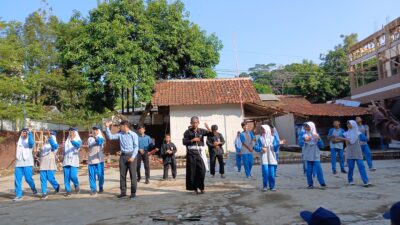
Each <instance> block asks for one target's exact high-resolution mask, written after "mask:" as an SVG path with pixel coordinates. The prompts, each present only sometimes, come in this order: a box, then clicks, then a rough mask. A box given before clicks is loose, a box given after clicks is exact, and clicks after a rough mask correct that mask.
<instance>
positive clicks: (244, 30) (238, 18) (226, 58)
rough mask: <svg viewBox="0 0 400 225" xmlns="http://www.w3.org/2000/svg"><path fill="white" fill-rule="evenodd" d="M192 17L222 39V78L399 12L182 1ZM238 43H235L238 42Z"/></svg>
mask: <svg viewBox="0 0 400 225" xmlns="http://www.w3.org/2000/svg"><path fill="white" fill-rule="evenodd" d="M183 2H184V3H185V5H186V9H187V10H188V11H189V12H190V19H191V21H193V22H195V23H197V24H199V25H200V26H201V27H202V29H204V30H206V31H207V32H208V33H216V34H217V36H218V37H219V38H220V39H221V40H222V42H223V44H224V48H223V50H222V51H221V59H220V63H219V65H217V66H216V70H217V72H218V76H219V77H232V76H234V74H235V71H236V63H235V54H234V49H235V47H234V46H235V45H236V49H237V52H236V56H237V59H238V60H237V62H238V67H239V70H240V71H245V70H247V69H248V68H249V67H252V66H254V65H255V64H257V63H277V64H278V65H279V64H287V63H293V62H301V61H302V60H303V59H311V60H313V61H315V62H319V55H320V54H321V53H325V52H326V51H328V50H329V49H332V48H333V47H334V46H335V45H337V44H339V43H340V42H341V39H340V35H341V34H350V33H358V34H359V39H360V40H361V39H362V38H365V37H367V36H368V35H370V34H371V33H373V32H375V31H377V30H378V29H379V28H380V27H381V26H382V25H383V24H385V23H386V22H388V21H391V20H393V19H395V18H397V17H399V16H400V11H399V9H400V1H399V0H380V1H372V0H330V1H328V0H280V1H278V0H275V1H272V0H247V1H245V0H183ZM48 3H49V5H50V6H51V7H52V9H53V13H54V14H55V15H57V16H58V17H60V18H61V19H62V20H64V21H67V20H68V19H69V17H70V16H71V14H72V11H73V10H74V9H76V10H78V11H81V12H82V14H83V15H87V13H88V11H89V10H90V9H92V8H94V7H96V5H97V1H96V0H48ZM41 6H43V4H42V3H41V0H12V1H11V0H2V1H1V3H0V17H1V18H2V20H6V21H8V20H18V21H23V20H24V19H25V17H26V16H28V15H29V14H30V13H31V12H33V11H34V10H36V9H38V8H39V7H41ZM234 43H236V44H234Z"/></svg>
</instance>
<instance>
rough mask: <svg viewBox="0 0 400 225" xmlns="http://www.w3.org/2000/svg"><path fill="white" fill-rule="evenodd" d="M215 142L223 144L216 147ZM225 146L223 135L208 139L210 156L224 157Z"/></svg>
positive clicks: (218, 134)
mask: <svg viewBox="0 0 400 225" xmlns="http://www.w3.org/2000/svg"><path fill="white" fill-rule="evenodd" d="M214 142H221V144H219V145H218V147H216V146H214ZM224 144H225V139H224V137H223V136H222V134H221V133H217V134H216V135H212V136H209V137H207V146H208V149H209V152H210V154H216V155H222V154H224V150H223V148H222V146H223V145H224Z"/></svg>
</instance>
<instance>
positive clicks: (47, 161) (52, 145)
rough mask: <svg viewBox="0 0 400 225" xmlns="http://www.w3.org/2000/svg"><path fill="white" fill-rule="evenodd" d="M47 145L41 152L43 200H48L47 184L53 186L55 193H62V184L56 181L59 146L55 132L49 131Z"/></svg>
mask: <svg viewBox="0 0 400 225" xmlns="http://www.w3.org/2000/svg"><path fill="white" fill-rule="evenodd" d="M47 133H48V134H47V136H45V143H44V145H43V148H42V150H41V152H40V183H41V185H42V197H41V199H47V182H49V183H50V184H51V186H53V188H54V190H55V193H58V192H60V184H58V182H57V181H56V178H55V174H56V170H57V164H56V155H57V150H58V144H57V139H56V134H57V133H56V132H55V131H47Z"/></svg>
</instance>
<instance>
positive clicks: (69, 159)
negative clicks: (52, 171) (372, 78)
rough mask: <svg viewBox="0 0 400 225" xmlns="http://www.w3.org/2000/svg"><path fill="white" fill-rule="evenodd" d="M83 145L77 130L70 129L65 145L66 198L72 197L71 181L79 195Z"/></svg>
mask: <svg viewBox="0 0 400 225" xmlns="http://www.w3.org/2000/svg"><path fill="white" fill-rule="evenodd" d="M81 145H82V140H81V138H80V137H79V133H78V129H77V128H72V127H71V128H69V135H68V138H67V140H66V141H65V144H64V160H63V170H64V185H65V191H66V194H65V196H66V197H69V196H71V183H70V182H71V181H72V183H73V184H74V186H75V193H76V194H79V191H80V188H79V181H78V169H79V150H80V148H81Z"/></svg>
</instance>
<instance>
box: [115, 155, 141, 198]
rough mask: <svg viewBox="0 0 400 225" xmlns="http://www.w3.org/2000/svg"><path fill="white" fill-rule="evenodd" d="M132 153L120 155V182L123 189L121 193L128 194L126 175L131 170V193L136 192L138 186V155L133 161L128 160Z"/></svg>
mask: <svg viewBox="0 0 400 225" xmlns="http://www.w3.org/2000/svg"><path fill="white" fill-rule="evenodd" d="M131 156H132V154H123V155H121V156H120V157H119V174H120V178H119V182H120V189H121V194H126V175H127V173H128V171H129V176H130V178H131V194H135V193H136V187H137V180H136V173H135V169H136V163H137V157H136V158H135V160H134V161H133V162H131V163H130V162H128V159H130V158H131Z"/></svg>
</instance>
